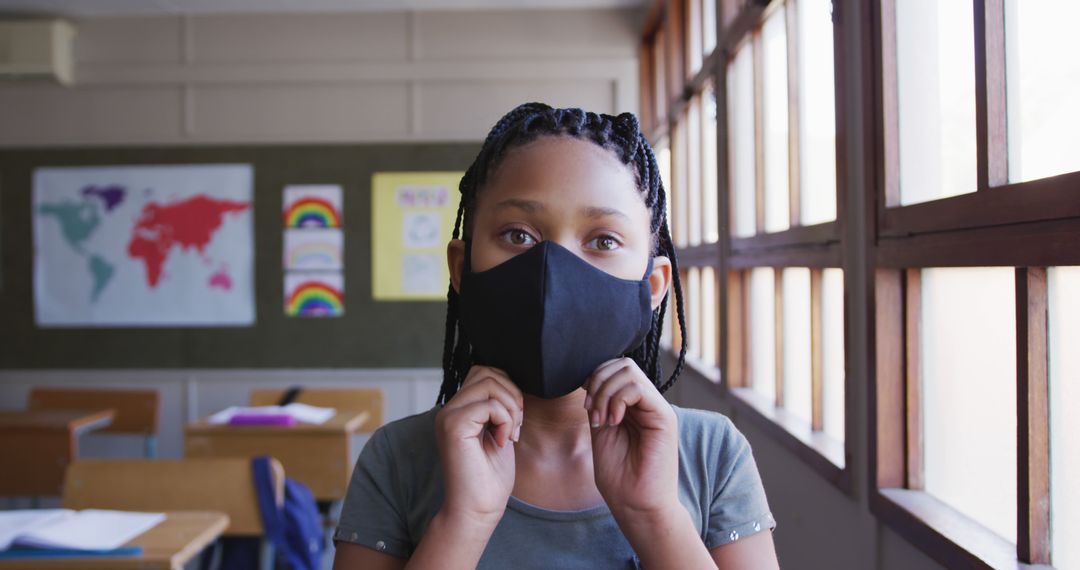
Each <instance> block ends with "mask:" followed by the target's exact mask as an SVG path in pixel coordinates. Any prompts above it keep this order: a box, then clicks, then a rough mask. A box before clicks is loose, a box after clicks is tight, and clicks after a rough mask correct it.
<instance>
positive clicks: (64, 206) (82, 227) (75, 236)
mask: <svg viewBox="0 0 1080 570" xmlns="http://www.w3.org/2000/svg"><path fill="white" fill-rule="evenodd" d="M38 214H39V215H42V216H52V217H54V218H56V221H57V222H59V224H60V233H61V235H63V236H64V241H66V242H67V243H68V245H70V246H71V248H72V249H74V250H75V251H77V252H79V253H81V254H85V252H84V251H83V246H82V244H83V242H84V241H86V239H87V238H89V237H90V234H92V233H94V230H96V229H97V227H98V224H99V223H100V222H101V218H99V217H98V213H97V208H95V207H94V205H93V204H92V203H90V202H72V201H70V200H64V201H63V202H59V203H53V204H42V205H40V206H38Z"/></svg>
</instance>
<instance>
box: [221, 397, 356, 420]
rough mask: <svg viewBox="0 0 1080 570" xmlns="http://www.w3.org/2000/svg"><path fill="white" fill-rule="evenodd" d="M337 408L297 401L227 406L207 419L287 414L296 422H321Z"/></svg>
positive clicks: (329, 416)
mask: <svg viewBox="0 0 1080 570" xmlns="http://www.w3.org/2000/svg"><path fill="white" fill-rule="evenodd" d="M335 413H337V410H336V409H334V408H319V407H316V406H309V405H307V404H301V403H299V402H293V403H291V404H287V405H284V406H229V407H228V408H225V409H224V410H221V411H220V412H218V413H216V414H214V415H212V416H210V417H209V418H207V421H208V422H210V423H212V424H227V423H229V420H231V419H232V418H233V417H234V416H237V415H241V414H243V415H265V416H275V415H281V416H289V417H291V418H293V419H294V420H296V421H298V422H303V423H307V424H323V423H326V420H328V419H330V418H332V417H334V414H335Z"/></svg>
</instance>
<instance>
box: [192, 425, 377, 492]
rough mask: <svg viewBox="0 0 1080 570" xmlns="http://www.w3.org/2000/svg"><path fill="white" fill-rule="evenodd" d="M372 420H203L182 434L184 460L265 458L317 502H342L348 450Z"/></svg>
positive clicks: (349, 465) (346, 482)
mask: <svg viewBox="0 0 1080 570" xmlns="http://www.w3.org/2000/svg"><path fill="white" fill-rule="evenodd" d="M369 417H370V414H369V413H368V412H363V411H350V410H344V411H339V412H337V413H336V414H334V417H332V418H330V419H329V420H326V423H323V424H321V425H312V424H304V423H299V424H296V425H293V426H230V425H221V424H218V425H215V424H211V423H208V422H207V421H206V419H205V418H204V419H202V420H199V421H197V422H195V423H192V424H188V425H187V427H185V428H184V455H185V456H186V457H235V456H240V457H253V456H256V455H269V456H271V457H273V458H275V459H277V460H278V461H280V462H281V464H282V466H283V467H285V473H287V474H288V476H289V477H291V478H293V479H296V480H297V481H300V482H301V483H303V484H305V485H307V486H308V487H309V488H310V489H311V492H312V493H313V494H314V495H315V499H316V500H318V501H337V500H340V499H344V498H345V490H346V489H348V487H349V476H350V475H351V474H352V462H351V454H350V450H351V444H352V436H353V434H355V433H357V432H358V431H360V429H361V428H362V427H363V426H364V424H365V423H366V422H367V421H368V419H369Z"/></svg>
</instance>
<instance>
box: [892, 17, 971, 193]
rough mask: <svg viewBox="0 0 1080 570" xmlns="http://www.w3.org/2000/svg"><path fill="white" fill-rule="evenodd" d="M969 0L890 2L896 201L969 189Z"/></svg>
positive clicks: (969, 190)
mask: <svg viewBox="0 0 1080 570" xmlns="http://www.w3.org/2000/svg"><path fill="white" fill-rule="evenodd" d="M972 10H973V8H972V3H971V2H967V1H960V0H954V1H949V2H941V1H939V0H903V1H901V2H896V75H897V96H898V105H899V114H900V116H899V129H900V173H899V174H900V202H901V203H902V204H913V203H916V202H925V201H927V200H935V199H938V198H945V197H947V196H955V195H957V194H963V193H965V192H974V191H975V189H976V184H977V182H976V165H975V39H974V35H975V31H974V26H975V18H974V15H973V12H972Z"/></svg>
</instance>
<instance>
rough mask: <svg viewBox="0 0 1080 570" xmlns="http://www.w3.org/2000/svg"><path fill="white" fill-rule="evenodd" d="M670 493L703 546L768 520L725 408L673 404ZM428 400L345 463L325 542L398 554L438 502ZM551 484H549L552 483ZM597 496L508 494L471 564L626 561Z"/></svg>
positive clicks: (625, 549)
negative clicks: (675, 482) (546, 498)
mask: <svg viewBox="0 0 1080 570" xmlns="http://www.w3.org/2000/svg"><path fill="white" fill-rule="evenodd" d="M673 408H674V410H675V413H676V417H677V418H678V422H679V500H680V502H682V504H683V506H685V507H686V509H687V510H688V511H689V512H690V515H691V518H692V519H693V521H694V525H695V526H696V527H697V530H698V534H699V535H700V536H701V540H702V541H703V542H704V543H705V546H706V547H708V548H713V547H715V546H719V545H721V544H727V543H729V542H732V541H735V540H738V539H739V538H740V537H745V536H748V535H751V534H754V533H755V532H759V531H761V530H762V529H772V528H775V527H776V521H775V520H774V519H773V517H772V514H771V512H770V511H769V505H768V502H767V500H766V498H765V490H764V488H763V487H762V484H761V477H760V476H759V474H758V470H757V465H756V464H755V462H754V457H753V454H752V452H751V450H750V444H749V443H748V442H747V441H746V438H745V437H744V436H743V435H742V433H740V432H739V430H738V429H737V428H736V427H735V425H734V424H732V423H731V420H729V419H728V418H727V417H726V416H724V415H722V414H719V413H716V412H709V411H704V410H694V409H689V408H680V407H678V406H673ZM437 412H438V408H437V407H436V408H432V409H431V410H429V411H427V412H424V413H420V414H417V415H414V416H410V417H407V418H403V419H401V420H397V421H395V422H391V423H389V424H386V425H385V426H383V427H381V428H379V429H378V430H376V431H375V433H374V434H373V435H372V436H371V439H369V440H368V442H367V445H365V446H364V449H363V451H362V452H361V453H360V458H359V459H358V460H357V462H356V468H355V469H354V470H353V475H352V481H351V482H350V483H349V490H348V493H347V495H346V497H345V504H344V506H343V508H342V511H341V521H340V524H339V525H338V527H337V530H336V531H335V533H334V539H335V540H341V541H347V542H353V543H356V544H360V545H363V546H367V547H369V548H373V549H375V550H379V551H381V552H385V553H387V554H390V555H393V556H397V557H400V558H408V557H409V556H410V555H411V554H412V552H413V549H414V548H415V547H416V545H417V544H418V543H419V542H420V538H421V537H422V536H423V535H424V531H425V530H426V529H427V526H428V523H430V522H431V519H432V517H434V516H435V514H436V513H437V512H438V510H439V507H440V506H441V505H442V500H443V484H442V468H441V467H440V464H439V454H438V449H437V447H436V443H435V414H436V413H437ZM552 483H553V484H558V482H557V481H553V482H552ZM636 567H638V560H637V557H636V556H635V554H634V551H633V549H632V548H631V547H630V544H629V542H627V540H626V537H625V536H623V534H622V531H620V530H619V526H618V524H616V522H615V519H614V517H613V516H612V514H611V511H610V510H609V509H608V506H607V505H606V504H601V505H598V506H596V507H592V508H589V509H585V510H581V511H553V510H549V509H544V508H540V507H537V506H535V505H530V504H528V503H526V502H524V501H522V500H520V499H518V498H516V497H513V496H511V497H510V500H509V502H508V503H507V508H506V511H505V513H504V514H503V518H502V520H501V521H500V522H499V524H498V526H497V527H496V528H495V532H494V533H493V534H492V536H491V539H490V540H489V541H488V545H487V548H486V549H485V550H484V553H483V555H482V556H481V558H480V563H479V564H478V566H477V568H485V569H486V568H523V569H524V568H636Z"/></svg>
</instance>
